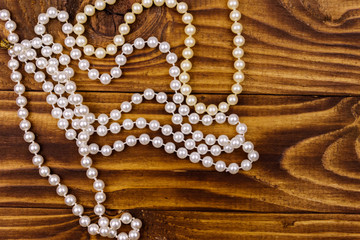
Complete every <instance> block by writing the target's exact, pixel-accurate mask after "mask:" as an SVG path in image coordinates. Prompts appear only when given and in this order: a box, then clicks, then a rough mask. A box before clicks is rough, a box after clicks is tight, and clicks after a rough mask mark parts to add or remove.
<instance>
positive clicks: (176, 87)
mask: <svg viewBox="0 0 360 240" xmlns="http://www.w3.org/2000/svg"><path fill="white" fill-rule="evenodd" d="M170 88H171V89H172V90H174V91H177V90H179V89H180V88H181V82H180V81H178V80H172V81H171V82H170Z"/></svg>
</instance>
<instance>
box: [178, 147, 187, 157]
mask: <svg viewBox="0 0 360 240" xmlns="http://www.w3.org/2000/svg"><path fill="white" fill-rule="evenodd" d="M176 156H177V157H178V158H180V159H184V158H186V157H187V156H188V150H186V148H183V147H182V148H179V149H178V150H177V153H176Z"/></svg>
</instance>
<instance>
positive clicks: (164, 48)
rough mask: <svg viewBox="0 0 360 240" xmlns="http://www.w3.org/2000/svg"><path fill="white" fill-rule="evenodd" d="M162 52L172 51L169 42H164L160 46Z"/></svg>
mask: <svg viewBox="0 0 360 240" xmlns="http://www.w3.org/2000/svg"><path fill="white" fill-rule="evenodd" d="M159 49H160V52H162V53H167V52H169V51H170V44H169V43H168V42H162V43H160V45H159Z"/></svg>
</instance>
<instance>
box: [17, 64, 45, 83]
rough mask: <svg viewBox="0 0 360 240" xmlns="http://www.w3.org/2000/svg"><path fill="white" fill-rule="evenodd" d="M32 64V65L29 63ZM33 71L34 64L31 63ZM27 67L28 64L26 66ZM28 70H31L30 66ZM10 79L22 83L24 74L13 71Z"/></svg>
mask: <svg viewBox="0 0 360 240" xmlns="http://www.w3.org/2000/svg"><path fill="white" fill-rule="evenodd" d="M29 64H30V63H29ZM31 64H32V65H31V70H32V69H34V64H33V63H31ZM26 65H27V64H26ZM27 67H28V68H30V66H27ZM44 77H45V74H44ZM10 78H11V80H12V81H14V82H20V81H21V79H22V74H21V73H20V72H18V71H13V72H12V73H11V74H10Z"/></svg>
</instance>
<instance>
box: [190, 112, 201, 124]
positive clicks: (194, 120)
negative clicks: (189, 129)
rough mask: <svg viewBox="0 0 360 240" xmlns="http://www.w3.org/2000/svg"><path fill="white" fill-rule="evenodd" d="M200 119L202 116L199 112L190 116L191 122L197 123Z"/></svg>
mask: <svg viewBox="0 0 360 240" xmlns="http://www.w3.org/2000/svg"><path fill="white" fill-rule="evenodd" d="M199 121H200V117H199V115H198V114H197V113H192V114H190V116H189V122H190V123H191V124H197V123H198V122H199Z"/></svg>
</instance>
